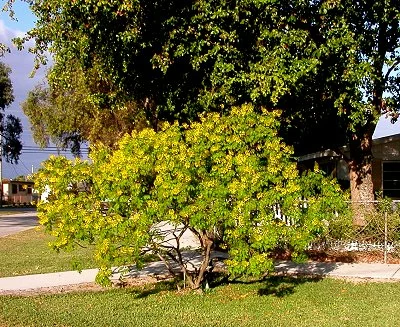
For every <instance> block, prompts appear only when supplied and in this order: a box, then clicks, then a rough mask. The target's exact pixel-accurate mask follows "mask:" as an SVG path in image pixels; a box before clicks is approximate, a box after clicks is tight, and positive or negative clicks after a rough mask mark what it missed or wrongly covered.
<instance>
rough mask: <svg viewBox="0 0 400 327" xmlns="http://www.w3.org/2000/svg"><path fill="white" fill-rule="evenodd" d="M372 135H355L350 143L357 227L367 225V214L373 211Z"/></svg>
mask: <svg viewBox="0 0 400 327" xmlns="http://www.w3.org/2000/svg"><path fill="white" fill-rule="evenodd" d="M372 133H373V132H366V133H364V134H363V135H362V137H357V136H356V135H353V138H352V141H351V142H350V157H351V160H350V162H349V174H350V191H351V202H352V209H353V222H354V224H355V225H359V226H363V225H365V223H366V221H365V214H366V213H367V212H368V211H370V210H372V209H373V206H374V204H373V201H374V199H375V197H374V188H373V183H372Z"/></svg>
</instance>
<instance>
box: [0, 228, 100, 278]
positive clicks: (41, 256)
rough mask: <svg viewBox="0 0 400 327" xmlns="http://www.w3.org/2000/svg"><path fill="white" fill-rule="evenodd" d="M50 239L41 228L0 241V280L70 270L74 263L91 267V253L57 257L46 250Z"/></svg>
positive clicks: (81, 251)
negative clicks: (0, 278)
mask: <svg viewBox="0 0 400 327" xmlns="http://www.w3.org/2000/svg"><path fill="white" fill-rule="evenodd" d="M52 239H53V238H52V237H51V236H50V235H47V234H45V233H44V230H43V227H37V228H32V229H29V230H27V231H23V232H20V233H17V234H13V235H9V236H6V237H2V238H0V277H8V276H16V275H25V274H39V273H47V272H56V271H65V270H72V269H73V264H74V263H75V264H79V266H80V267H81V268H82V269H84V268H93V267H95V263H94V260H93V258H92V253H93V249H90V248H77V249H76V251H73V252H64V251H60V252H59V253H57V252H56V251H54V250H52V249H51V248H50V247H49V246H48V243H49V242H50V241H51V240H52Z"/></svg>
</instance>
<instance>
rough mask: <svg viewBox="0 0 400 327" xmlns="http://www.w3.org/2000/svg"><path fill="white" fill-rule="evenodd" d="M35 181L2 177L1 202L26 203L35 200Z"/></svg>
mask: <svg viewBox="0 0 400 327" xmlns="http://www.w3.org/2000/svg"><path fill="white" fill-rule="evenodd" d="M34 185H35V183H34V182H31V181H20V180H12V179H3V194H2V195H3V203H8V204H23V203H25V204H28V203H32V202H37V200H38V195H37V194H35V193H34V191H33V187H34Z"/></svg>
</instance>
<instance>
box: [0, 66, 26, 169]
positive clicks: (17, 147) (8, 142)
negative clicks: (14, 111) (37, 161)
mask: <svg viewBox="0 0 400 327" xmlns="http://www.w3.org/2000/svg"><path fill="white" fill-rule="evenodd" d="M10 73H11V69H10V67H8V66H6V65H5V64H4V63H2V62H0V133H1V134H2V136H3V138H2V143H1V147H2V155H3V156H4V157H5V159H6V160H7V162H11V163H13V162H14V163H17V162H18V159H19V155H20V154H21V149H22V143H21V141H20V136H21V134H22V124H21V120H20V119H19V118H17V117H15V116H13V115H7V116H5V109H6V108H7V107H8V106H9V105H10V104H11V103H12V102H13V101H14V95H13V88H12V83H11V80H10Z"/></svg>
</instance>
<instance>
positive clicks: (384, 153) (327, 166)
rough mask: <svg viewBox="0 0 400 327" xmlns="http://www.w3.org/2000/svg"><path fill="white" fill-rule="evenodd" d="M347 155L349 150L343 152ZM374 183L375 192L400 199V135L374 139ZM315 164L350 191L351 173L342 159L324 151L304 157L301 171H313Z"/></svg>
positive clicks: (301, 159)
mask: <svg viewBox="0 0 400 327" xmlns="http://www.w3.org/2000/svg"><path fill="white" fill-rule="evenodd" d="M341 150H342V151H343V152H344V153H345V154H346V152H348V149H347V147H343V148H342V149H341ZM372 155H373V159H372V182H373V185H374V192H379V191H382V193H383V195H384V196H388V197H391V198H393V199H400V134H394V135H388V136H383V137H379V138H374V139H373V144H372ZM315 162H317V163H318V165H319V167H320V169H321V170H323V171H325V173H327V174H329V175H332V176H334V177H336V178H337V179H338V182H339V184H340V185H341V186H342V187H343V188H349V187H350V179H349V169H348V166H347V163H346V162H345V161H344V160H343V159H342V158H341V155H340V154H338V153H337V152H335V151H333V150H324V151H319V152H315V153H310V154H307V155H304V156H301V157H300V158H299V160H298V165H299V169H300V170H301V171H304V170H306V169H312V168H313V166H314V164H315Z"/></svg>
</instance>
